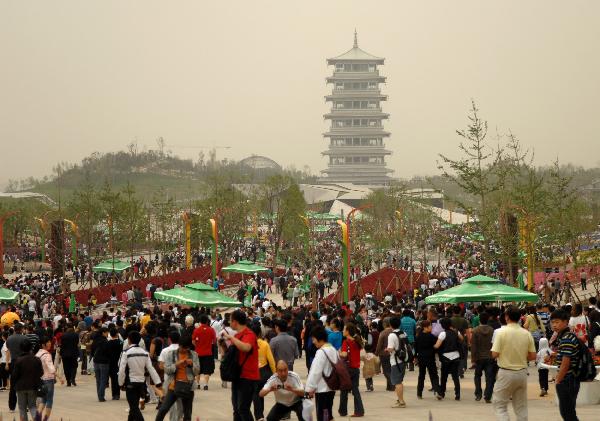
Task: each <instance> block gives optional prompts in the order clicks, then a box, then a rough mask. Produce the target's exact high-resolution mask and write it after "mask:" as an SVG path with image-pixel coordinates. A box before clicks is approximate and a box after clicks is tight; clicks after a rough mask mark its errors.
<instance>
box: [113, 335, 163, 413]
mask: <svg viewBox="0 0 600 421" xmlns="http://www.w3.org/2000/svg"><path fill="white" fill-rule="evenodd" d="M141 338H142V336H141V335H140V332H138V331H137V330H132V331H130V332H129V335H127V342H128V344H129V346H128V348H127V349H125V350H124V351H123V354H122V355H121V362H120V363H119V385H120V386H121V387H122V388H124V389H125V396H126V397H127V403H128V404H129V415H128V417H127V421H144V417H143V415H142V411H140V406H139V405H140V398H141V397H143V395H144V393H145V391H146V378H145V376H144V374H145V372H146V371H148V373H149V374H150V377H152V380H153V381H154V384H155V385H156V386H157V387H160V386H161V382H160V377H159V376H158V373H157V372H156V370H155V369H154V367H153V366H152V361H151V360H150V355H149V354H148V352H147V351H145V350H143V349H142V348H141V347H140V345H139V344H140V340H141Z"/></svg>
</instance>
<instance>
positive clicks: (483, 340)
mask: <svg viewBox="0 0 600 421" xmlns="http://www.w3.org/2000/svg"><path fill="white" fill-rule="evenodd" d="M293 276H294V275H292V277H293ZM267 279H268V278H267ZM29 281H31V282H29ZM29 281H27V280H23V279H20V278H18V279H17V280H16V281H15V282H14V286H15V287H17V288H21V294H22V295H24V294H26V295H28V296H29V299H28V301H27V303H26V304H25V305H17V306H11V307H8V308H6V310H5V311H4V312H3V314H2V317H1V319H0V323H1V324H2V345H1V349H2V354H1V355H2V360H0V363H1V364H2V366H1V368H0V371H2V375H1V376H0V381H1V384H2V385H3V386H2V387H8V388H9V390H10V392H9V403H8V404H9V408H10V409H11V410H15V409H16V408H17V406H18V409H19V413H20V416H21V419H22V420H27V414H28V413H29V414H30V415H31V417H32V418H33V419H35V420H37V419H42V420H47V419H49V417H50V416H51V413H52V407H53V401H54V399H53V398H54V392H55V387H54V386H55V384H56V382H61V383H66V387H67V388H69V387H77V378H78V376H89V375H92V374H93V375H94V376H95V382H96V398H97V400H98V401H99V402H105V401H106V400H107V396H106V393H107V391H109V392H110V398H111V399H112V400H119V399H121V397H122V394H123V391H124V392H125V398H126V400H127V402H128V405H129V415H128V419H129V420H135V421H137V420H143V419H144V417H143V409H144V408H145V407H146V406H147V405H154V404H155V405H157V412H156V415H155V416H153V417H154V418H155V419H156V420H162V419H164V418H165V417H166V416H167V415H168V416H169V417H170V419H171V420H172V421H176V420H179V419H183V420H184V421H187V420H191V416H192V411H193V403H194V394H195V392H196V391H197V390H199V389H200V390H208V388H209V387H211V388H213V387H215V384H216V387H217V388H219V387H220V388H222V390H223V391H225V388H230V389H231V398H232V412H233V414H234V419H235V420H244V421H245V420H251V419H257V420H262V419H267V420H268V421H275V420H279V419H284V418H285V417H287V416H288V415H289V414H290V413H291V412H293V413H295V414H297V417H298V419H299V420H303V419H307V415H306V414H307V411H309V412H310V411H311V410H312V409H313V407H314V411H315V412H316V418H317V420H319V421H321V420H330V419H333V418H336V417H337V416H341V417H345V416H348V415H350V416H353V417H362V416H364V415H365V414H366V413H367V412H368V410H369V408H368V406H367V405H365V401H364V400H363V394H364V393H369V392H371V391H373V390H374V382H373V378H374V377H375V376H376V375H377V374H378V373H380V372H381V373H382V374H383V376H384V377H385V383H386V390H388V391H390V392H393V393H394V398H390V406H391V407H393V408H404V407H406V401H405V399H404V394H405V391H404V387H403V383H404V378H405V376H406V375H407V373H408V372H412V371H416V373H415V375H416V376H417V388H416V395H417V398H419V399H423V398H424V394H425V380H426V379H425V378H426V375H428V377H429V381H430V386H431V387H430V388H429V389H428V390H429V391H431V392H433V396H434V397H435V399H437V400H440V401H442V400H444V399H447V390H448V389H447V383H448V378H451V379H452V384H453V391H454V399H456V400H461V399H465V396H464V394H462V393H461V382H464V381H465V380H464V374H465V372H466V371H467V370H469V369H474V386H475V396H474V399H475V400H476V401H480V400H483V401H485V402H486V403H491V404H492V406H493V408H494V412H495V413H496V416H497V418H498V419H501V420H503V419H508V418H507V416H508V415H507V414H508V413H507V406H508V404H509V403H510V402H512V405H513V408H514V410H515V412H516V413H517V414H518V416H519V417H521V418H520V419H525V418H526V414H527V400H526V396H527V395H526V388H527V377H526V376H527V373H528V368H533V367H534V364H537V367H538V376H539V384H540V396H542V397H543V396H546V395H547V393H548V388H549V381H550V379H549V373H548V369H547V368H546V367H547V365H549V364H551V362H550V361H551V360H552V364H556V365H557V366H558V367H559V370H558V373H557V374H556V376H555V378H554V381H555V384H556V393H557V395H558V398H559V402H560V413H561V415H562V416H563V419H565V420H572V419H576V418H574V417H575V415H574V414H575V402H576V396H577V390H578V388H579V378H578V373H577V372H576V370H577V367H578V366H579V365H578V361H579V359H581V358H582V354H581V352H582V351H581V350H580V348H579V346H578V344H579V343H580V341H581V342H582V343H583V342H585V343H586V344H589V345H590V346H591V347H593V346H594V344H596V345H600V312H599V310H598V307H597V301H596V298H595V297H592V298H590V299H589V303H586V304H588V305H586V306H582V305H581V304H579V303H578V304H575V305H571V304H567V305H563V306H561V307H556V308H555V307H554V306H551V305H547V304H538V305H537V306H535V307H525V308H516V307H496V306H490V305H485V304H482V305H477V306H472V305H467V306H456V305H436V306H426V305H424V304H423V303H422V302H421V301H415V300H414V296H411V295H409V296H404V295H401V294H391V295H392V297H391V298H392V299H391V300H387V299H386V298H387V297H386V298H385V299H383V300H381V301H378V300H377V299H375V298H374V297H373V296H372V295H371V294H365V296H363V297H355V298H354V299H353V300H351V301H349V302H347V303H342V304H335V303H333V304H325V303H321V304H320V306H319V307H318V308H312V306H311V304H310V303H309V302H296V303H294V302H289V303H286V305H277V304H276V302H275V300H272V299H269V298H267V297H266V296H263V297H261V296H260V294H256V295H255V296H254V297H253V298H254V299H253V301H252V303H251V304H250V305H249V306H247V307H244V308H242V309H241V310H236V311H233V312H231V313H225V314H221V313H220V312H215V311H210V310H209V309H206V308H181V307H180V306H178V305H174V306H168V307H165V306H164V305H159V303H157V302H155V301H153V300H146V297H145V296H144V295H143V294H135V295H133V297H132V300H129V299H128V300H127V301H125V303H128V305H123V304H121V303H117V302H115V303H112V304H110V305H109V306H108V307H106V309H105V310H104V311H103V312H102V313H93V312H89V311H87V310H83V311H82V310H81V309H80V308H77V309H76V310H75V311H71V312H69V309H68V307H67V306H65V305H59V304H56V305H52V304H49V305H46V304H48V303H49V302H50V297H51V295H52V294H51V293H50V291H51V289H52V288H53V287H55V285H54V283H53V280H52V278H51V277H49V276H46V275H44V276H41V277H40V278H38V279H35V280H29ZM266 282H267V280H264V281H262V280H255V281H254V283H252V282H249V284H253V285H254V288H257V289H266V288H268V285H266ZM150 298H151V297H150ZM406 298H408V299H406ZM33 302H35V305H33V306H31V307H30V306H29V304H31V303H33ZM42 303H44V304H43V305H42V307H43V308H42V309H41V310H40V308H39V306H40V305H41V304H42ZM553 356H554V357H553ZM299 358H303V360H304V364H305V365H306V371H307V373H308V374H307V376H306V378H303V377H302V376H301V375H300V374H299V373H298V371H294V368H297V367H298V359H299ZM219 360H220V361H221V362H220V365H221V367H220V370H219V371H220V374H221V377H222V381H218V382H215V381H214V380H212V381H211V376H212V375H213V374H214V373H215V371H216V365H217V364H216V361H219ZM340 363H341V364H340ZM530 364H531V366H530ZM236 370H237V371H236ZM231 372H235V375H233V377H229V378H227V377H226V374H227V373H230V374H231ZM361 377H362V378H363V379H364V388H363V387H362V385H361ZM332 379H333V380H332ZM336 379H337V381H336ZM484 383H485V384H484ZM62 390H63V389H61V393H68V392H62ZM365 391H366V392H365ZM270 393H273V394H274V396H275V402H276V403H275V405H274V406H272V407H271V408H270V409H269V408H265V402H264V398H265V396H267V395H269V394H270ZM350 394H352V410H350V403H349V402H348V400H349V399H348V398H349V395H350ZM336 395H337V396H338V405H337V408H334V399H335V397H336Z"/></svg>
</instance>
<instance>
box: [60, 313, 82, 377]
mask: <svg viewBox="0 0 600 421" xmlns="http://www.w3.org/2000/svg"><path fill="white" fill-rule="evenodd" d="M78 357H79V335H78V334H77V333H75V329H74V328H73V324H71V323H69V324H68V325H67V331H66V332H65V333H64V334H63V335H62V336H61V338H60V358H61V360H62V363H63V368H64V371H65V378H66V380H67V387H71V386H77V383H76V382H75V377H76V376H77V358H78Z"/></svg>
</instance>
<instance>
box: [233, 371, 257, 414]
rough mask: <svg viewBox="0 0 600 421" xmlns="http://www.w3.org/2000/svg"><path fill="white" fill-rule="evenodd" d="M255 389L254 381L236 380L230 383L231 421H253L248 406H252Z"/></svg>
mask: <svg viewBox="0 0 600 421" xmlns="http://www.w3.org/2000/svg"><path fill="white" fill-rule="evenodd" d="M255 389H256V381H255V380H248V379H238V380H236V381H234V382H232V383H231V404H232V405H233V421H254V418H252V413H251V412H250V405H252V397H253V396H254V390H255Z"/></svg>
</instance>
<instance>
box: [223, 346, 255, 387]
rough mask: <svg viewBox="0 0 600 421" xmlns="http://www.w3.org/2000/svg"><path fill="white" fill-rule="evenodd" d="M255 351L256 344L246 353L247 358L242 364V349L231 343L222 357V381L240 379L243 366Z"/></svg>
mask: <svg viewBox="0 0 600 421" xmlns="http://www.w3.org/2000/svg"><path fill="white" fill-rule="evenodd" d="M253 352H254V346H252V349H251V350H250V352H248V353H247V354H246V358H244V362H243V363H242V364H241V365H240V363H239V355H240V354H239V353H240V351H239V350H238V349H237V347H236V346H235V345H233V344H232V345H230V346H229V348H227V351H225V354H223V358H222V359H221V364H220V366H219V371H220V373H221V381H224V382H232V381H235V380H238V379H239V378H240V375H241V374H242V367H243V366H244V364H246V361H248V358H250V355H251V354H252V353H253Z"/></svg>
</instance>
